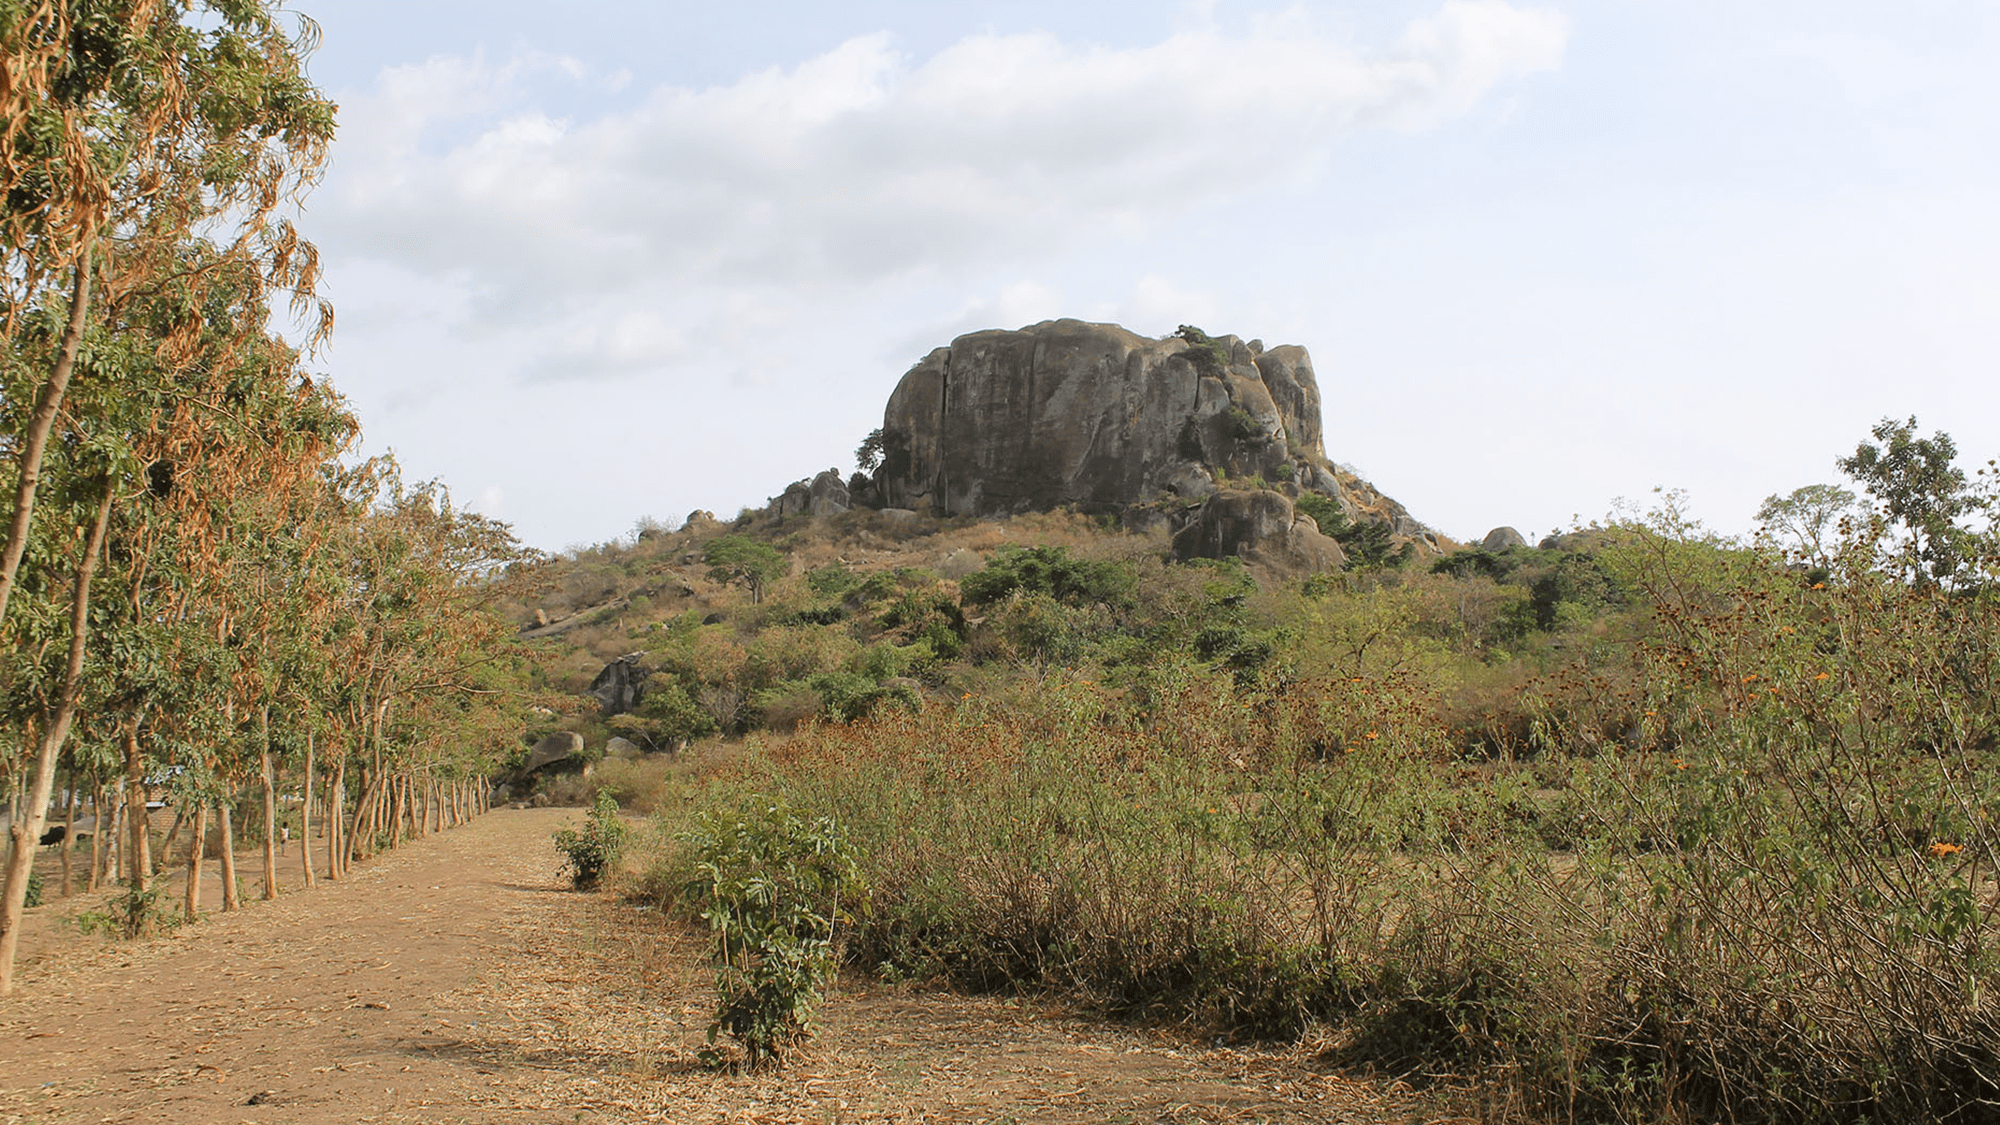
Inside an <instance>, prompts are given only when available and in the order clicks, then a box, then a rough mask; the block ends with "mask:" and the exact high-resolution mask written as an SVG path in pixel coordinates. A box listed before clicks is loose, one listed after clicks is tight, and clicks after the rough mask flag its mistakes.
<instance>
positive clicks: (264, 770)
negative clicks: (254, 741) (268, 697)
mask: <svg viewBox="0 0 2000 1125" xmlns="http://www.w3.org/2000/svg"><path fill="white" fill-rule="evenodd" d="M257 726H258V728H259V732H260V733H261V734H262V735H263V738H264V751H263V755H262V756H261V757H260V758H259V760H258V763H257V764H258V770H259V775H258V781H260V782H261V783H262V784H263V786H264V897H265V898H267V899H272V898H277V897H278V787H277V783H276V781H275V780H274V779H273V776H272V768H271V707H270V705H269V704H265V705H264V706H263V707H261V708H259V709H258V711H257Z"/></svg>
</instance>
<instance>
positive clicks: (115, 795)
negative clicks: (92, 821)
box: [104, 778, 131, 883]
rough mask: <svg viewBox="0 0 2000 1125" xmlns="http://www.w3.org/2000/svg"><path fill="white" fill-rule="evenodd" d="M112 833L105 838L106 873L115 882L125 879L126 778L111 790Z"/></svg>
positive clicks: (121, 779) (110, 829) (120, 779)
mask: <svg viewBox="0 0 2000 1125" xmlns="http://www.w3.org/2000/svg"><path fill="white" fill-rule="evenodd" d="M110 816H111V827H110V828H109V829H108V831H109V832H110V835H108V836H106V837H105V838H104V851H105V854H104V874H105V877H106V878H107V879H110V880H111V881H112V882H114V883H122V882H124V881H125V853H126V852H127V851H129V850H131V849H129V848H127V847H126V846H125V837H126V834H127V829H126V827H125V779H124V778H119V779H118V784H117V785H116V786H115V787H113V789H112V791H111V814H110Z"/></svg>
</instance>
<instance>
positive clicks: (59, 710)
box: [0, 262, 114, 996]
mask: <svg viewBox="0 0 2000 1125" xmlns="http://www.w3.org/2000/svg"><path fill="white" fill-rule="evenodd" d="M78 268H79V269H81V270H83V271H84V275H83V276H84V278H85V280H84V281H83V282H82V283H81V288H82V290H83V292H82V294H81V295H82V296H84V297H87V296H88V295H89V292H90V289H89V285H90V283H89V280H88V278H89V271H88V264H87V262H86V263H80V264H79V266H78ZM72 319H74V318H72ZM65 345H66V346H67V347H68V349H69V355H70V358H71V359H74V358H75V354H76V346H75V344H74V343H73V342H70V341H68V340H65ZM64 378H65V379H67V378H68V375H67V374H66V373H65V375H64ZM23 472H24V473H25V472H26V467H25V466H24V467H23ZM113 491H114V490H113V489H112V487H111V482H110V481H109V480H106V481H105V482H104V497H103V499H101V500H99V501H98V504H97V521H96V523H94V524H93V525H92V526H91V529H90V541H89V542H88V543H86V544H85V545H84V549H83V561H82V563H81V564H79V565H78V567H77V570H76V592H75V594H74V595H72V596H71V598H70V615H69V663H68V664H67V665H66V666H65V667H64V669H63V682H62V691H61V693H60V694H59V695H58V696H57V697H56V706H55V713H54V714H53V715H50V716H49V718H48V721H47V722H46V723H45V724H44V725H43V728H42V744H41V747H40V750H39V752H38V753H37V755H36V758H35V781H34V789H33V790H32V791H31V792H30V793H29V794H28V811H27V817H26V820H25V821H23V820H22V819H19V818H17V819H15V820H14V821H12V822H11V823H10V824H9V826H8V827H9V829H10V830H11V831H12V833H13V836H14V851H13V854H12V855H11V856H9V857H8V860H9V862H8V864H7V889H6V892H5V894H4V897H0V996H5V995H6V994H7V993H9V992H12V991H13V990H14V951H15V950H16V949H17V948H19V946H20V944H21V911H22V910H23V909H25V906H24V904H25V903H26V902H27V899H28V874H29V873H30V872H31V871H33V870H34V866H35V852H36V851H37V850H39V849H40V848H41V846H42V829H43V827H44V826H45V825H46V824H47V820H48V814H49V791H50V790H51V789H52V788H54V786H55V780H56V761H57V759H58V758H60V757H61V755H62V747H63V740H64V739H66V738H68V737H69V725H70V723H71V722H72V721H73V720H74V719H75V718H76V703H77V699H78V697H79V696H81V695H82V692H83V646H84V642H85V640H86V639H88V637H89V636H90V580H91V577H92V576H93V575H95V574H96V572H97V555H98V552H99V551H101V550H102V549H103V547H104V530H105V528H106V527H107V526H109V525H110V523H111V497H112V494H113ZM28 496H29V499H30V500H32V499H33V496H34V493H33V490H32V489H31V490H29V492H28ZM14 561H15V562H17V563H18V562H19V561H20V556H19V555H18V554H16V555H15V556H14Z"/></svg>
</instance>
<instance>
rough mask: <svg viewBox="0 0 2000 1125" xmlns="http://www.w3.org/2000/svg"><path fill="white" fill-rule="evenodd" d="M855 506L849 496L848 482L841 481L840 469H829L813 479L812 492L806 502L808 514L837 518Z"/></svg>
mask: <svg viewBox="0 0 2000 1125" xmlns="http://www.w3.org/2000/svg"><path fill="white" fill-rule="evenodd" d="M853 506H854V504H853V501H852V499H851V498H850V497H849V496H848V494H847V482H846V481H845V480H842V479H841V476H840V470H839V469H828V470H827V471H825V472H823V473H821V474H820V475H818V476H816V477H814V478H813V482H812V490H811V493H810V494H809V496H808V498H807V500H806V511H807V512H808V513H810V514H812V515H815V516H837V515H839V514H840V513H842V512H844V511H846V510H847V509H849V508H851V507H853Z"/></svg>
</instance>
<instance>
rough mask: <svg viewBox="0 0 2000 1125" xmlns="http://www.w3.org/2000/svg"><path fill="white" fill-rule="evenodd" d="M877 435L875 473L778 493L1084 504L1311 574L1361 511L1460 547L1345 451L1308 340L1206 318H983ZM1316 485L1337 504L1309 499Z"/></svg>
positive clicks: (977, 509) (785, 503)
mask: <svg viewBox="0 0 2000 1125" xmlns="http://www.w3.org/2000/svg"><path fill="white" fill-rule="evenodd" d="M870 441H871V452H873V453H875V454H877V455H879V461H878V462H877V463H875V464H873V465H871V466H866V467H868V468H872V469H873V472H872V473H871V474H862V475H857V476H856V477H855V478H853V479H852V480H850V481H847V482H842V481H841V480H840V477H839V474H838V473H837V472H828V473H822V474H820V476H819V477H817V478H815V479H813V480H811V481H800V482H799V483H797V484H795V485H793V486H792V487H791V488H790V489H788V490H787V491H786V494H785V495H784V496H782V497H779V498H778V499H777V500H775V501H774V502H773V504H774V508H775V509H776V510H777V511H778V512H779V513H780V514H790V513H795V512H796V513H815V514H828V513H831V512H835V511H839V510H842V509H844V508H846V507H847V506H849V505H860V506H868V507H876V508H889V509H906V510H915V511H920V512H924V513H926V514H931V515H938V516H977V517H990V516H1009V515H1019V514H1022V513H1026V512H1045V511H1052V510H1055V509H1057V508H1065V507H1067V508H1073V509H1075V510H1077V511H1080V512H1084V513H1089V514H1101V515H1102V514H1108V515H1116V516H1117V517H1119V518H1120V520H1121V521H1122V522H1123V523H1124V524H1125V525H1126V526H1127V527H1129V528H1132V529H1134V530H1146V531H1151V530H1162V531H1164V532H1165V533H1166V534H1167V535H1170V536H1171V537H1172V539H1173V545H1174V552H1175V553H1176V554H1177V555H1178V556H1180V557H1182V558H1192V557H1207V558H1222V557H1227V556H1232V555H1234V556H1241V557H1243V558H1245V559H1247V560H1249V561H1252V562H1257V563H1262V564H1264V565H1267V566H1270V567H1273V568H1275V569H1280V570H1285V571H1293V572H1299V571H1319V570H1326V569H1331V568H1334V567H1338V566H1340V565H1341V564H1342V563H1343V561H1344V560H1345V556H1346V554H1347V553H1348V552H1347V551H1346V550H1345V549H1344V548H1343V545H1342V543H1341V542H1340V541H1339V540H1338V539H1337V538H1336V536H1337V535H1338V534H1339V533H1340V532H1341V531H1343V530H1346V529H1347V528H1348V527H1349V526H1350V525H1354V526H1365V525H1376V526H1378V527H1380V528H1381V529H1382V530H1383V531H1385V532H1386V535H1387V541H1388V542H1390V543H1391V544H1393V545H1394V546H1396V547H1398V548H1403V547H1404V546H1405V545H1407V549H1408V550H1409V551H1410V552H1412V553H1415V554H1418V555H1434V554H1438V553H1440V552H1441V551H1443V550H1446V549H1449V546H1450V545H1448V544H1446V543H1444V542H1441V541H1440V540H1439V538H1438V537H1437V536H1436V534H1435V533H1433V532H1431V531H1430V529H1428V528H1426V527H1424V526H1423V525H1422V524H1420V523H1418V522H1417V521H1416V520H1414V519H1412V518H1411V517H1410V515H1409V513H1408V512H1407V511H1406V510H1404V508H1403V507H1402V505H1400V504H1397V503H1396V502H1395V501H1393V500H1390V499H1389V498H1387V497H1386V496H1383V495H1382V494H1381V493H1379V492H1377V491H1376V490H1375V489H1374V488H1373V487H1371V486H1369V485H1368V484H1367V483H1366V482H1363V481H1361V480H1360V479H1358V478H1357V477H1355V476H1354V475H1353V474H1352V473H1346V472H1343V471H1342V470H1340V469H1339V468H1337V467H1336V466H1335V465H1334V464H1333V463H1332V462H1331V461H1330V460H1329V459H1328V457H1327V455H1326V450H1325V447H1324V444H1323V441H1324V439H1323V433H1322V427H1321V422H1320V389H1319V382H1318V378H1317V376H1316V375H1315V374H1314V371H1313V364H1312V357H1311V356H1310V355H1309V354H1307V352H1306V349H1304V348H1302V347H1298V346H1296V345H1284V346H1280V347H1274V348H1266V347H1265V346H1264V344H1263V342H1262V341H1261V340H1250V341H1247V342H1246V341H1244V340H1241V339H1239V338H1237V337H1235V336H1217V337H1210V336H1208V335H1206V334H1205V333H1203V332H1201V331H1200V330H1199V329H1194V328H1188V327H1183V329H1182V330H1181V331H1180V332H1179V333H1177V334H1175V335H1173V336H1169V337H1166V338H1164V339H1157V340H1156V339H1152V338H1149V337H1146V336H1141V335H1139V334H1137V333H1134V332H1131V331H1128V330H1127V329H1125V328H1121V327H1119V326H1118V325H1115V324H1089V323H1085V322H1083V321H1080V320H1050V321H1043V322H1042V323H1040V324H1036V325H1033V326H1031V327H1028V328H1023V329H1019V330H1016V331H1005V330H997V329H996V330H991V331H984V332H974V333H970V334H968V335H964V336H960V337H959V338H958V339H956V340H953V341H952V342H951V344H950V345H948V346H946V347H941V348H938V349H936V350H934V351H932V352H931V353H930V354H929V355H927V356H925V357H924V358H923V359H922V360H921V361H919V362H918V363H917V365H916V366H915V367H913V368H911V369H910V371H909V373H908V374H906V375H904V376H903V379H902V382H901V383H899V384H898V385H897V387H896V390H895V392H894V393H893V394H892V395H891V396H890V398H889V403H888V406H887V408H886V409H885V410H884V412H883V420H882V428H881V430H880V431H878V432H877V433H876V434H875V435H872V436H871V439H870ZM1314 496H1316V497H1320V498H1324V500H1325V501H1330V502H1331V505H1332V506H1329V505H1328V504H1326V503H1302V501H1303V500H1304V499H1305V498H1307V497H1314ZM1330 516H1331V520H1330V519H1329V517H1330ZM1327 522H1337V523H1339V524H1340V525H1341V527H1338V528H1336V527H1324V526H1321V525H1322V524H1323V523H1327Z"/></svg>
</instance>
